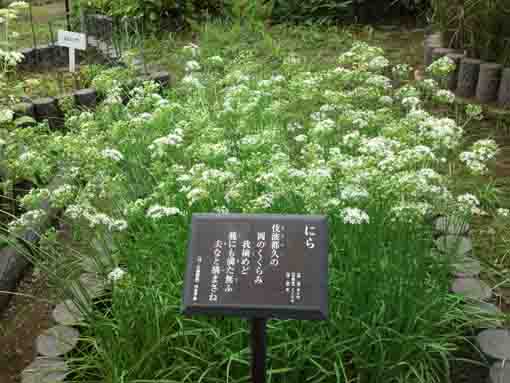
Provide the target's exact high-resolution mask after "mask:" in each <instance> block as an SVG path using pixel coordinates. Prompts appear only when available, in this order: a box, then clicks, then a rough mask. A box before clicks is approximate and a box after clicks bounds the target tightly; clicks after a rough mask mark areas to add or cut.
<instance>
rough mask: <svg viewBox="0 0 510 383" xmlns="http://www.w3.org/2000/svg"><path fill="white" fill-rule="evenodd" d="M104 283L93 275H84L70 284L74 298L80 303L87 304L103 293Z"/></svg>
mask: <svg viewBox="0 0 510 383" xmlns="http://www.w3.org/2000/svg"><path fill="white" fill-rule="evenodd" d="M104 288H105V282H104V280H103V279H102V278H101V277H99V276H98V275H97V274H95V273H84V274H82V275H81V276H80V278H79V279H78V280H77V281H75V282H74V283H72V290H73V294H74V297H75V298H76V299H78V300H79V302H80V303H82V302H83V303H85V302H89V301H90V300H91V299H93V298H96V297H98V296H100V295H101V294H102V293H103V292H104Z"/></svg>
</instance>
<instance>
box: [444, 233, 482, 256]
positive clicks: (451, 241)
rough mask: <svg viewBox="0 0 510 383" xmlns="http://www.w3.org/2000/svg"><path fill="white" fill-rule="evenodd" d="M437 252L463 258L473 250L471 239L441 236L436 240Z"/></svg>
mask: <svg viewBox="0 0 510 383" xmlns="http://www.w3.org/2000/svg"><path fill="white" fill-rule="evenodd" d="M436 246H437V248H438V249H439V251H442V252H443V253H447V254H451V255H453V256H463V255H464V254H467V253H469V252H470V251H471V250H472V249H473V245H472V244H471V239H469V238H467V237H461V236H457V235H443V236H441V237H439V238H438V239H437V240H436Z"/></svg>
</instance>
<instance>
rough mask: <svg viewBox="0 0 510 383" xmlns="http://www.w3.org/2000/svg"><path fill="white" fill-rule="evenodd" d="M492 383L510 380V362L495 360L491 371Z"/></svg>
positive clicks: (503, 382) (505, 382)
mask: <svg viewBox="0 0 510 383" xmlns="http://www.w3.org/2000/svg"><path fill="white" fill-rule="evenodd" d="M489 378H490V383H509V382H510V362H508V361H503V362H500V361H498V362H495V363H494V364H493V365H492V366H491V369H490V371H489Z"/></svg>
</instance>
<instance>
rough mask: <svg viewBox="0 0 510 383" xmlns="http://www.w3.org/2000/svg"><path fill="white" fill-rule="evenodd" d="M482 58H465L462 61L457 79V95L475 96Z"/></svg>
mask: <svg viewBox="0 0 510 383" xmlns="http://www.w3.org/2000/svg"><path fill="white" fill-rule="evenodd" d="M481 63H482V62H481V61H480V60H476V59H471V58H463V59H462V60H461V61H460V68H459V77H458V81H457V91H456V93H457V95H458V96H460V97H473V96H474V95H475V93H476V86H477V84H478V74H479V72H480V64H481Z"/></svg>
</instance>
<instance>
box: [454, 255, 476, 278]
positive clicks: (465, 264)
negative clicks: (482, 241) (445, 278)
mask: <svg viewBox="0 0 510 383" xmlns="http://www.w3.org/2000/svg"><path fill="white" fill-rule="evenodd" d="M452 266H453V275H455V276H456V277H459V278H466V277H476V276H478V275H479V274H480V273H481V271H482V265H481V264H480V261H479V260H478V259H476V258H473V257H464V258H462V259H461V260H459V261H458V262H455V263H454V264H453V265H452Z"/></svg>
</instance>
